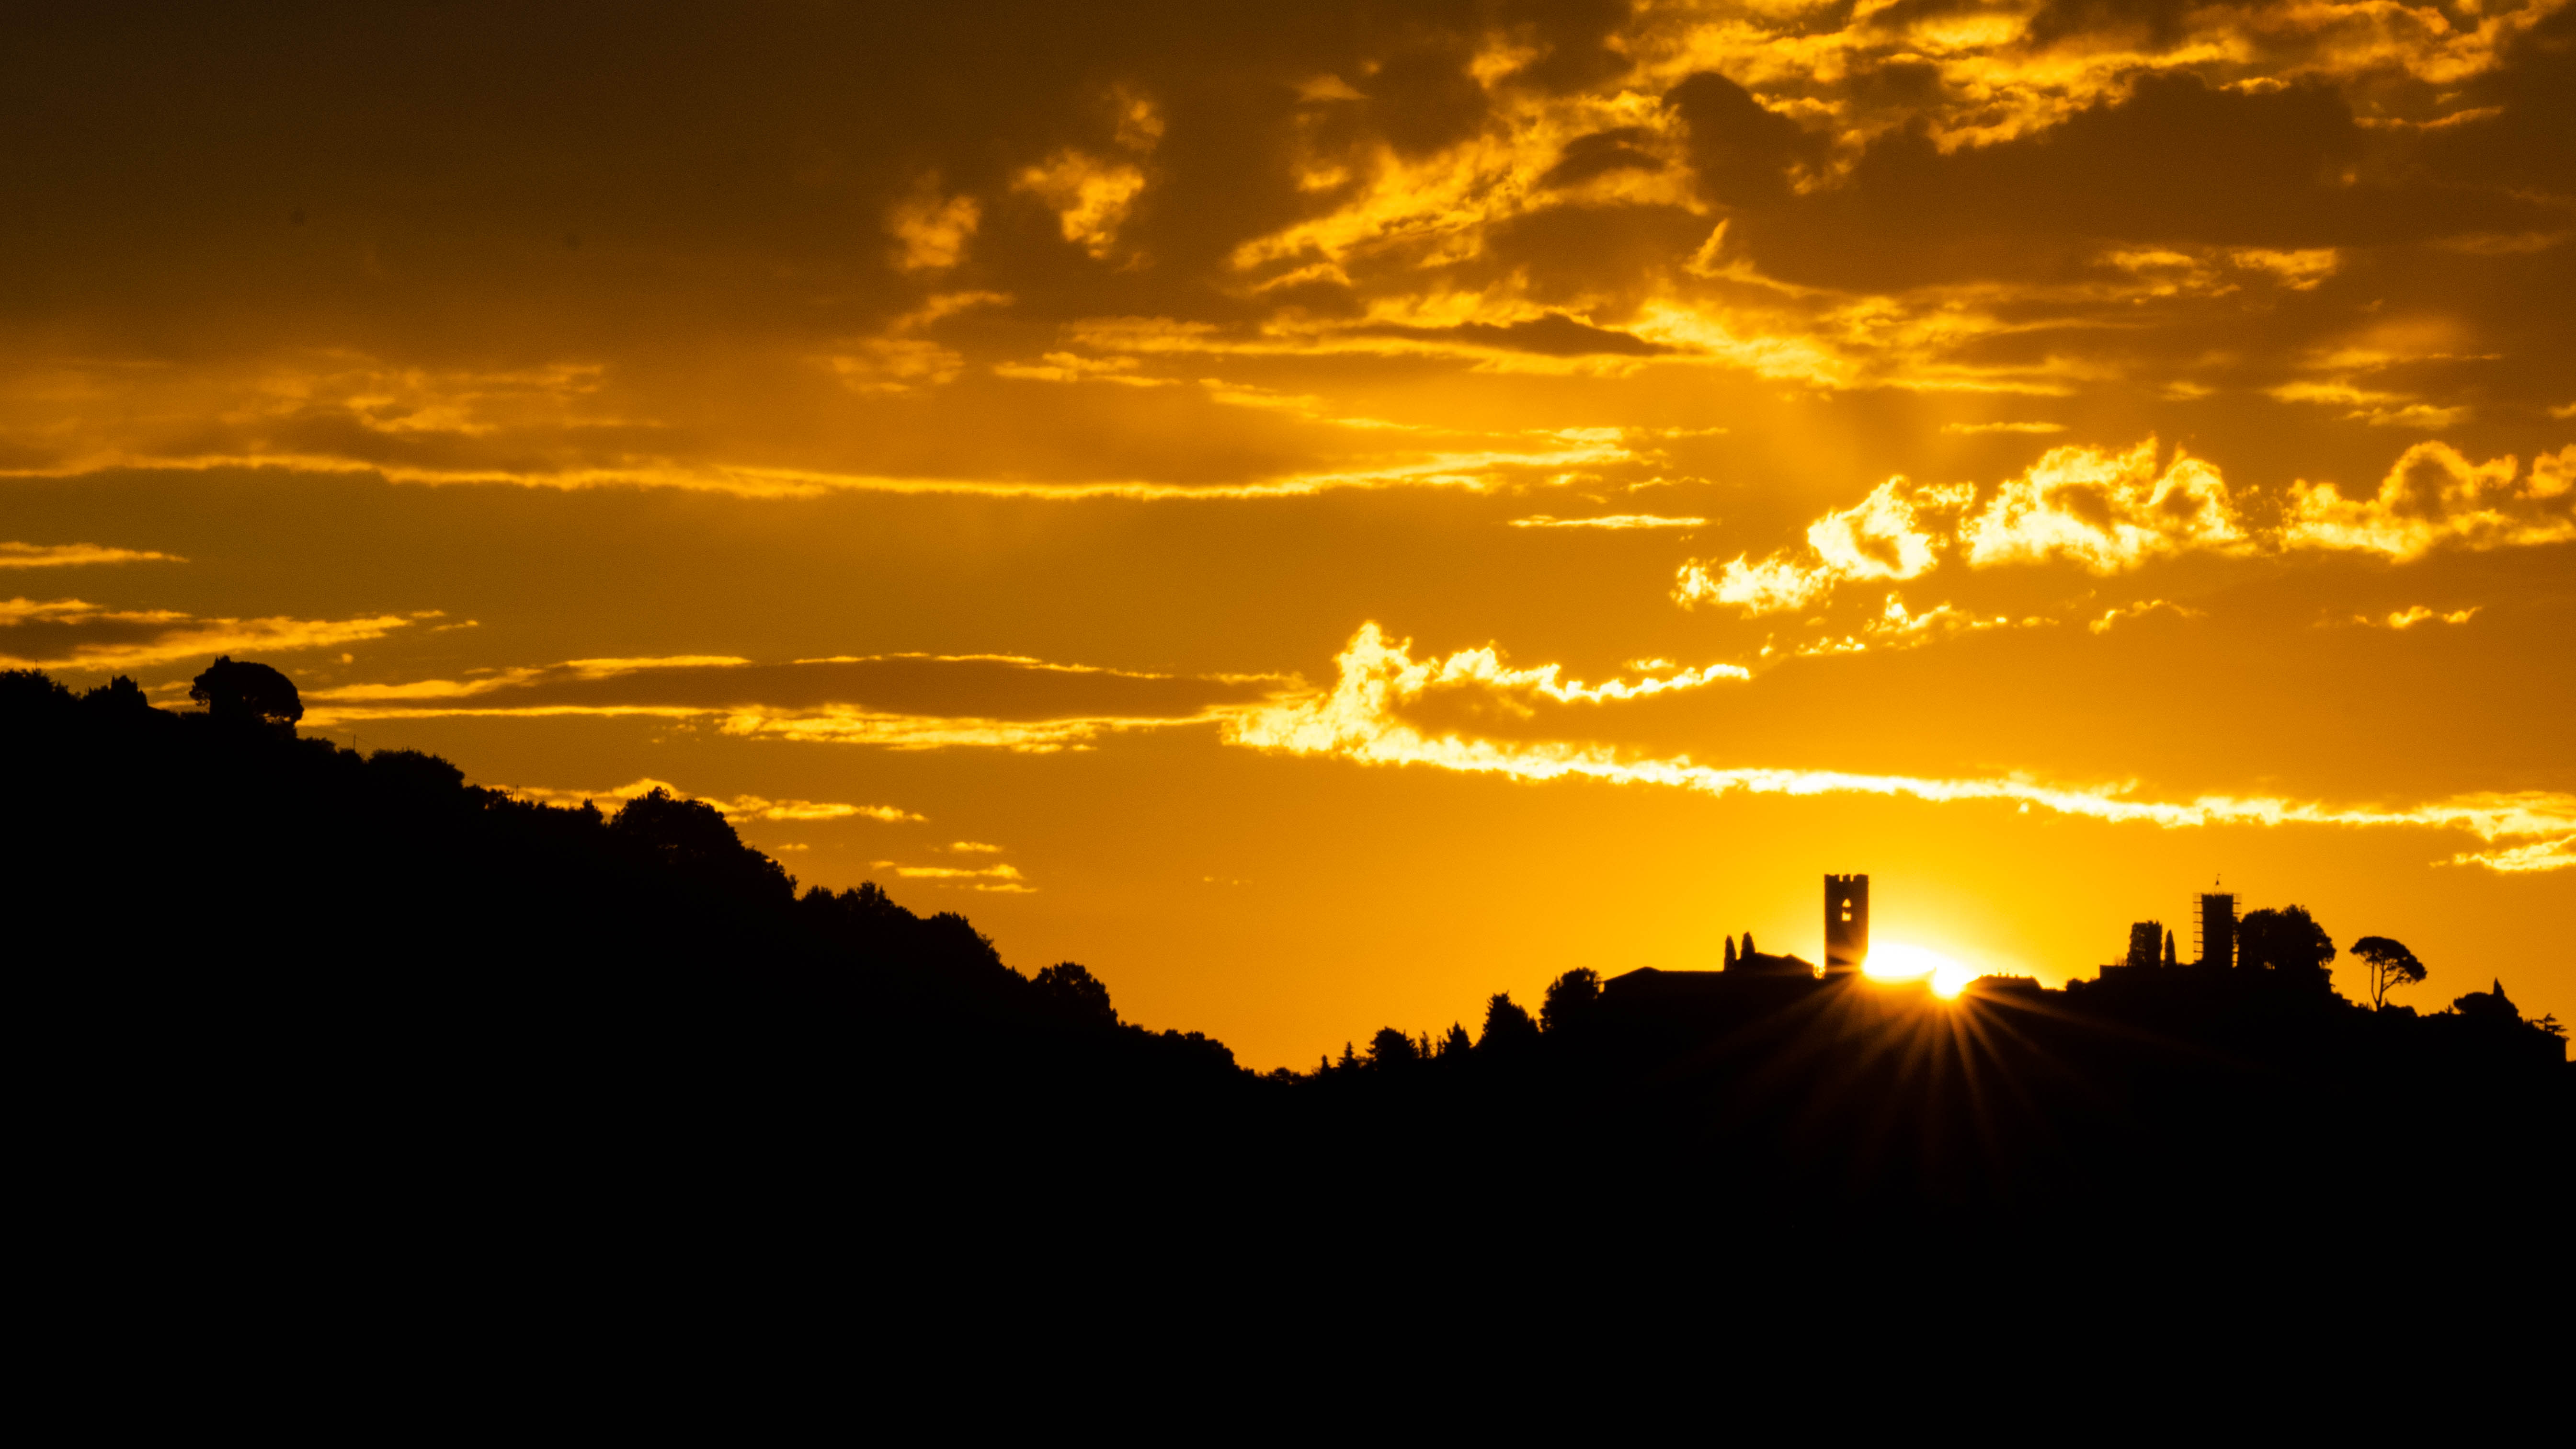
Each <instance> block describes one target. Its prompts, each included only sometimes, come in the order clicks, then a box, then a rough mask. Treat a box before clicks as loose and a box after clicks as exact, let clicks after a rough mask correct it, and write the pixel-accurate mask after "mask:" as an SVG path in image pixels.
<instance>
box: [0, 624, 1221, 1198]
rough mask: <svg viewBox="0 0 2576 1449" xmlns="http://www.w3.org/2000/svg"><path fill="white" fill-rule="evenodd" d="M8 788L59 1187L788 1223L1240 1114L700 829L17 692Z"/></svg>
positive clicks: (867, 899) (948, 920)
mask: <svg viewBox="0 0 2576 1449" xmlns="http://www.w3.org/2000/svg"><path fill="white" fill-rule="evenodd" d="M120 683H121V681H120ZM0 759H5V762H6V763H5V778H0V784H4V785H5V789H6V792H7V799H8V801H9V810H8V814H7V825H6V829H7V832H8V837H9V850H8V858H9V868H8V871H7V875H6V890H5V907H6V911H7V914H8V917H9V921H10V939H11V950H10V953H9V955H10V958H11V963H12V968H13V969H12V971H11V976H12V987H13V992H12V994H13V996H14V997H15V998H16V1001H17V1004H18V1006H19V1008H20V1009H19V1011H18V1012H17V1013H15V1015H16V1017H17V1019H18V1021H19V1022H20V1023H21V1030H22V1031H24V1032H26V1033H27V1034H28V1035H29V1037H30V1038H31V1039H32V1041H31V1044H32V1046H33V1048H34V1049H35V1050H36V1051H38V1052H40V1053H42V1054H43V1055H44V1056H45V1058H46V1059H48V1060H49V1061H51V1062H52V1063H54V1064H55V1068H56V1069H55V1070H54V1071H53V1072H51V1073H49V1074H48V1077H47V1080H48V1081H49V1082H51V1083H52V1084H53V1090H54V1091H56V1092H59V1093H60V1094H61V1096H60V1101H61V1102H62V1104H63V1105H64V1106H65V1107H66V1108H67V1109H68V1110H67V1111H66V1112H65V1113H64V1114H62V1115H59V1116H57V1117H55V1118H54V1119H53V1120H54V1122H55V1123H56V1125H57V1126H58V1127H59V1128H60V1129H61V1130H63V1131H64V1132H65V1133H66V1134H68V1136H69V1137H70V1138H71V1139H72V1142H71V1143H70V1145H71V1146H72V1148H73V1149H74V1150H75V1151H76V1152H79V1153H92V1154H103V1155H104V1157H105V1158H107V1159H113V1160H116V1161H119V1162H125V1163H132V1162H134V1161H137V1160H143V1161H150V1162H154V1163H156V1164H158V1166H157V1167H156V1169H155V1170H156V1171H158V1170H160V1169H161V1168H166V1169H168V1170H169V1171H170V1172H172V1173H173V1174H175V1175H176V1177H178V1178H181V1179H186V1178H196V1179H197V1180H199V1181H201V1182H225V1181H240V1180H246V1179H247V1180H273V1179H274V1177H275V1175H277V1174H281V1173H282V1174H286V1175H288V1176H290V1177H300V1176H301V1175H303V1174H307V1173H314V1172H321V1173H323V1174H324V1175H326V1176H329V1177H330V1178H332V1179H333V1180H334V1181H335V1182H342V1183H348V1182H356V1181H366V1180H369V1179H370V1178H372V1177H381V1176H382V1175H386V1174H390V1175H393V1176H395V1177H399V1178H401V1179H403V1180H405V1181H415V1182H429V1183H444V1184H446V1185H448V1186H453V1185H455V1184H456V1183H458V1182H460V1181H464V1180H469V1179H480V1180H484V1181H486V1182H490V1181H496V1180H498V1181H507V1182H510V1183H512V1184H514V1190H519V1191H528V1190H533V1189H535V1188H537V1187H539V1186H542V1185H547V1184H551V1185H552V1186H553V1187H556V1188H563V1187H581V1188H585V1189H587V1188H594V1187H597V1188H604V1187H605V1185H606V1184H609V1183H611V1182H619V1181H631V1180H632V1178H633V1177H634V1175H635V1174H638V1173H642V1174H647V1175H652V1174H658V1173H662V1172H681V1173H683V1174H684V1175H688V1176H692V1177H695V1176H701V1175H704V1174H706V1173H709V1172H722V1173H726V1174H733V1175H737V1176H738V1178H739V1180H740V1182H741V1183H742V1186H743V1190H744V1191H745V1192H746V1193H748V1194H750V1196H751V1197H752V1198H755V1199H756V1198H759V1197H761V1196H762V1195H763V1194H762V1192H761V1191H759V1190H756V1189H755V1188H754V1187H753V1186H752V1184H753V1183H755V1182H758V1181H763V1180H769V1181H772V1182H773V1184H774V1186H775V1187H776V1188H777V1190H778V1191H779V1192H781V1193H784V1194H786V1196H787V1198H788V1199H789V1200H793V1201H804V1202H809V1203H810V1202H819V1201H820V1199H819V1198H817V1197H816V1194H818V1193H830V1194H848V1193H852V1192H856V1191H859V1190H861V1189H863V1188H865V1187H867V1186H869V1185H871V1184H881V1183H882V1181H883V1180H884V1179H886V1178H888V1177H889V1176H900V1177H903V1178H906V1179H910V1180H916V1181H918V1180H923V1179H925V1178H926V1179H927V1180H928V1181H929V1182H930V1183H931V1184H933V1186H932V1187H931V1188H930V1189H928V1190H931V1191H937V1190H939V1189H938V1188H937V1187H936V1186H935V1185H936V1184H937V1183H939V1182H942V1181H946V1180H949V1175H950V1169H954V1170H955V1171H958V1172H963V1173H966V1174H967V1176H968V1177H970V1178H972V1180H973V1181H975V1182H978V1183H993V1182H1025V1181H1027V1180H1032V1179H1043V1178H1045V1177H1046V1176H1047V1175H1048V1174H1049V1173H1051V1172H1054V1171H1056V1170H1058V1168H1059V1167H1060V1166H1061V1164H1060V1163H1058V1162H1057V1161H1056V1159H1058V1158H1061V1157H1065V1156H1067V1155H1070V1156H1071V1157H1072V1159H1073V1160H1075V1161H1077V1162H1080V1163H1084V1164H1090V1165H1091V1166H1090V1167H1087V1168H1086V1170H1095V1169H1096V1170H1099V1171H1109V1170H1114V1169H1115V1168H1117V1167H1118V1165H1119V1164H1120V1162H1121V1161H1122V1160H1123V1159H1124V1157H1125V1156H1133V1157H1137V1158H1139V1159H1141V1160H1143V1161H1146V1162H1151V1161H1154V1160H1157V1159H1158V1158H1159V1157H1160V1156H1162V1155H1163V1147H1164V1144H1165V1143H1167V1142H1168V1141H1171V1140H1190V1141H1201V1140H1206V1139H1207V1138H1208V1137H1209V1135H1210V1134H1208V1133H1207V1132H1206V1131H1205V1130H1204V1126H1205V1121H1206V1118H1207V1117H1208V1115H1209V1114H1211V1113H1218V1112H1226V1113H1234V1112H1236V1111H1237V1109H1238V1108H1239V1106H1240V1100H1239V1099H1241V1098H1243V1097H1244V1096H1245V1095H1246V1094H1247V1093H1249V1092H1251V1091H1253V1090H1255V1084H1254V1083H1253V1081H1252V1079H1251V1078H1250V1076H1249V1074H1247V1073H1245V1072H1243V1071H1241V1070H1240V1069H1238V1068H1237V1067H1236V1066H1235V1065H1234V1063H1233V1059H1232V1056H1231V1054H1230V1053H1229V1052H1228V1051H1227V1050H1226V1049H1225V1047H1224V1046H1223V1045H1221V1044H1220V1043H1217V1042H1213V1041H1210V1040H1208V1039H1206V1038H1204V1037H1201V1036H1198V1035H1197V1034H1195V1033H1192V1034H1187V1035H1184V1034H1182V1033H1177V1032H1164V1033H1160V1034H1155V1033H1149V1032H1146V1031H1144V1030H1142V1029H1141V1028H1137V1027H1132V1026H1125V1025H1121V1024H1120V1023H1118V1021H1117V1019H1116V1017H1115V1015H1114V1013H1113V1012H1112V1011H1111V1010H1110V1008H1109V1005H1108V995H1107V993H1106V992H1105V991H1103V990H1101V989H1100V988H1099V987H1098V986H1097V984H1096V983H1092V982H1091V980H1090V978H1089V976H1088V973H1085V972H1083V971H1082V969H1081V968H1080V967H1078V966H1063V967H1055V968H1050V969H1049V971H1048V972H1046V973H1042V977H1041V979H1040V980H1038V981H1032V980H1030V979H1028V978H1026V977H1023V976H1022V975H1020V974H1019V973H1017V972H1015V971H1013V970H1011V969H1009V968H1008V967H1007V966H1005V965H1004V964H1003V963H1002V960H1001V958H1000V956H999V955H998V954H997V953H996V952H995V950H994V948H993V946H992V943H991V942H990V941H988V940H986V939H985V938H984V937H983V936H982V935H980V934H978V933H977V932H976V931H975V929H974V927H973V926H972V925H971V924H970V923H969V922H968V921H967V920H966V919H965V918H963V917H961V916H957V915H954V914H949V913H941V914H937V915H932V916H929V917H926V918H925V917H921V916H917V915H915V914H914V913H913V912H911V911H909V910H906V909H904V908H903V907H901V906H899V905H897V904H896V903H895V902H893V901H892V900H890V899H888V898H887V897H886V896H885V895H884V894H883V893H882V892H880V891H878V890H877V889H876V888H875V887H874V886H872V885H870V886H862V887H860V888H858V889H856V890H852V891H846V892H837V893H836V892H833V891H829V890H821V889H816V890H809V891H807V892H805V893H804V894H803V895H802V896H799V895H798V894H797V892H796V889H795V884H794V882H793V881H792V880H791V879H790V878H789V877H788V876H787V875H786V874H785V873H784V872H783V871H781V870H780V869H779V868H778V866H777V865H776V864H775V863H774V862H772V861H770V860H769V859H767V858H766V857H764V856H762V855H760V854H758V853H757V852H755V851H752V850H750V849H748V848H746V847H744V846H743V845H741V843H740V842H739V841H738V840H737V839H736V838H735V836H734V833H733V831H732V829H731V828H730V827H729V826H728V825H726V823H725V822H724V820H723V818H722V817H721V815H719V814H718V813H717V812H715V811H714V810H712V809H711V808H709V807H707V806H704V805H702V804H697V803H694V802H682V801H673V800H670V799H668V798H667V797H662V798H654V797H647V798H646V799H643V800H638V801H634V802H631V803H629V804H628V805H627V806H625V807H624V808H623V809H621V810H620V811H619V812H618V813H617V814H615V815H614V816H603V815H602V814H601V813H600V812H598V811H597V810H595V809H592V808H589V807H587V806H585V807H582V808H579V809H561V808H552V807H547V806H543V805H537V804H532V803H529V802H526V801H522V800H516V799H512V798H509V797H507V796H504V795H501V794H499V793H496V792H493V791H487V790H481V789H476V788H473V787H470V786H468V785H466V784H465V783H464V782H463V778H462V775H461V773H460V772H459V771H458V770H457V769H456V767H455V766H453V765H451V764H449V763H448V762H446V761H444V760H441V759H438V758H435V757H433V756H427V755H421V754H415V753H411V752H407V751H383V752H378V753H376V754H373V755H369V756H366V757H363V758H362V757H360V756H359V755H358V754H356V753H354V752H352V751H349V750H345V749H340V748H337V747H335V746H333V745H332V744H330V743H329V742H327V741H324V740H320V739H306V738H298V737H297V736H296V735H295V734H294V732H293V730H292V728H291V727H290V726H287V725H283V724H279V723H275V722H272V721H267V720H262V719H258V718H248V719H244V718H225V717H222V716H221V715H220V714H218V713H193V712H192V713H173V712H170V711H164V710H157V709H152V708H149V707H148V706H146V705H145V703H144V702H143V700H142V698H141V696H140V694H139V693H136V692H134V691H132V690H131V688H130V687H127V688H123V689H102V690H97V691H92V692H91V693H90V694H88V695H86V696H82V697H74V696H73V695H71V694H70V693H68V692H66V691H64V690H63V689H61V688H60V687H59V686H57V685H55V684H54V683H53V682H52V681H50V680H47V679H45V678H44V677H42V676H40V675H35V674H29V673H12V674H6V675H0ZM1085 988H1088V989H1087V990H1086V989H1085ZM955 1180H956V1181H957V1182H960V1183H963V1182H965V1181H966V1180H967V1178H957V1179H955ZM961 1190H962V1188H961Z"/></svg>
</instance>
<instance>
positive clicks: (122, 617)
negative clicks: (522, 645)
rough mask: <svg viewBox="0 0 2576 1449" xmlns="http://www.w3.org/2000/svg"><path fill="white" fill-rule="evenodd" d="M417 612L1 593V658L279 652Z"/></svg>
mask: <svg viewBox="0 0 2576 1449" xmlns="http://www.w3.org/2000/svg"><path fill="white" fill-rule="evenodd" d="M417 617H435V616H434V615H430V616H411V617H406V616H403V615H399V614H378V615H375V616H373V617H369V618H359V619H293V618H285V617H272V618H264V619H220V618H201V617H198V616H196V615H192V614H187V613H183V612H180V611H178V610H175V609H110V608H105V607H103V606H101V605H98V604H92V603H88V602H85V601H83V600H80V599H50V600H36V599H23V598H19V599H6V600H0V663H6V664H9V665H11V666H13V667H17V668H24V669H67V670H79V671H95V672H100V673H105V672H108V671H111V670H119V669H133V668H138V667H140V666H143V665H148V664H167V663H170V662H171V661H173V660H180V659H200V658H203V659H211V658H213V657H214V656H216V655H218V654H256V653H277V654H283V653H290V652H293V651H296V650H302V649H322V648H330V647H335V646H338V645H344V644H353V643H356V642H358V641H360V640H365V639H381V638H383V637H384V636H385V635H386V634H388V633H391V632H392V631H394V630H396V629H400V628H403V627H405V626H406V625H409V624H411V623H412V622H413V619H414V618H417Z"/></svg>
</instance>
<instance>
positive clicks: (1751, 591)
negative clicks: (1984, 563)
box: [1673, 478, 1974, 614]
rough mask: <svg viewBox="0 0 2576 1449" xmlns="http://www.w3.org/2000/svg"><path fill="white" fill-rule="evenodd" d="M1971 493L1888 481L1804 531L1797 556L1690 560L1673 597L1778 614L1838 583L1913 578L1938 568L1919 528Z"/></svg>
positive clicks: (1931, 543)
mask: <svg viewBox="0 0 2576 1449" xmlns="http://www.w3.org/2000/svg"><path fill="white" fill-rule="evenodd" d="M1973 494H1974V490H1973V489H1970V488H1967V487H1965V486H1962V487H1957V488H1918V487H1916V486H1914V485H1913V484H1911V483H1909V482H1907V481H1906V480H1905V479H1903V478H1890V479H1888V480H1887V481H1886V482H1884V483H1881V484H1880V485H1878V487H1876V488H1874V489H1872V490H1871V491H1870V495H1869V496H1868V497H1867V498H1864V499H1862V500H1861V501H1860V502H1859V503H1857V504H1854V505H1853V506H1852V507H1850V508H1846V509H1841V510H1838V511H1835V512H1831V513H1828V514H1826V515H1825V516H1824V517H1822V518H1820V519H1818V520H1816V522H1815V523H1813V524H1811V525H1809V527H1808V529H1807V548H1806V551H1805V552H1804V554H1803V555H1799V554H1791V553H1778V554H1773V555H1772V556H1771V557H1769V558H1767V559H1764V560H1762V561H1761V562H1760V563H1747V562H1745V559H1744V557H1743V556H1742V555H1738V556H1737V557H1736V558H1735V559H1734V560H1733V561H1731V562H1729V563H1727V564H1724V565H1722V566H1720V567H1719V568H1718V569H1717V570H1716V572H1714V573H1711V572H1710V570H1709V568H1708V566H1707V565H1706V564H1703V563H1701V562H1700V561H1699V560H1697V559H1693V560H1691V561H1689V562H1688V563H1685V564H1684V565H1682V569H1681V574H1680V577H1679V579H1678V581H1677V582H1676V583H1675V585H1674V588H1673V597H1674V598H1675V599H1676V600H1677V601H1679V602H1680V603H1681V604H1683V605H1684V606H1685V607H1687V606H1690V605H1693V604H1699V603H1704V602H1715V603H1721V604H1732V605H1734V606H1736V607H1737V608H1739V609H1741V610H1743V611H1744V612H1745V613H1747V614H1781V613H1790V612H1794V611H1796V610H1800V609H1804V608H1806V607H1808V606H1809V605H1811V604H1814V603H1815V602H1816V601H1817V600H1819V599H1822V598H1823V597H1824V596H1825V595H1826V594H1828V593H1830V592H1832V590H1833V588H1834V586H1835V585H1836V584H1839V583H1844V582H1848V581H1852V580H1859V579H1911V578H1919V577H1921V576H1922V575H1924V574H1926V573H1929V572H1931V570H1932V568H1933V567H1934V565H1935V564H1936V563H1937V562H1938V559H1937V557H1936V554H1935V550H1936V548H1937V546H1938V543H1939V540H1938V538H1937V537H1936V536H1935V535H1934V534H1933V533H1932V532H1930V531H1929V529H1927V527H1926V524H1927V522H1928V521H1930V520H1931V519H1932V518H1933V517H1935V516H1937V515H1941V514H1945V513H1949V512H1954V511H1956V510H1957V509H1958V508H1960V507H1961V506H1963V505H1964V504H1966V503H1967V501H1968V500H1969V498H1971V497H1972V496H1973Z"/></svg>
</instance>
